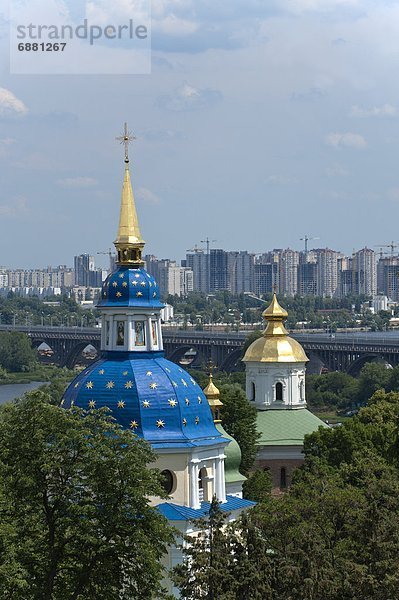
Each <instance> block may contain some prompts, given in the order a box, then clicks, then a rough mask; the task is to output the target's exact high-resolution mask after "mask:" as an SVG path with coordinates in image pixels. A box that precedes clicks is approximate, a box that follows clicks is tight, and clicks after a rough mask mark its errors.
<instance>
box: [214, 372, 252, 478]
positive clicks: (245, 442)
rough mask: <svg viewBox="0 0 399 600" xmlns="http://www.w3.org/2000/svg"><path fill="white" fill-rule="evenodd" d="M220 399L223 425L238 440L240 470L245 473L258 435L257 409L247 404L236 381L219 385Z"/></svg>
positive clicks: (250, 462) (249, 464) (243, 393)
mask: <svg viewBox="0 0 399 600" xmlns="http://www.w3.org/2000/svg"><path fill="white" fill-rule="evenodd" d="M220 400H221V401H222V402H223V406H222V408H221V417H222V424H223V427H224V428H225V429H226V431H227V433H229V434H230V435H231V436H233V438H234V439H235V440H236V441H237V442H238V445H239V446H240V448H241V465H240V471H241V473H243V474H247V473H248V472H249V470H250V469H251V467H252V465H253V463H254V460H255V457H256V442H257V439H258V437H259V434H258V432H257V429H256V417H257V411H256V409H255V408H254V407H253V406H251V405H250V404H249V402H248V400H247V397H246V395H245V392H244V390H243V389H242V387H241V386H240V385H239V384H237V383H236V384H229V385H223V386H221V388H220Z"/></svg>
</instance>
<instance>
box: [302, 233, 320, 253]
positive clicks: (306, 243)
mask: <svg viewBox="0 0 399 600" xmlns="http://www.w3.org/2000/svg"><path fill="white" fill-rule="evenodd" d="M299 239H300V240H301V242H305V254H307V253H308V242H309V241H310V240H319V239H320V238H319V237H309V236H308V235H306V234H305V235H304V236H303V237H301V238H299Z"/></svg>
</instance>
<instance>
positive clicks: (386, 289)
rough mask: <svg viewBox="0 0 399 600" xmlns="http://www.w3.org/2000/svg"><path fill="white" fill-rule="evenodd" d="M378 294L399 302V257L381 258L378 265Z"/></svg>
mask: <svg viewBox="0 0 399 600" xmlns="http://www.w3.org/2000/svg"><path fill="white" fill-rule="evenodd" d="M377 291H378V294H382V295H383V296H388V298H390V299H391V300H394V301H395V302H397V301H399V257H397V256H390V257H386V258H380V260H379V261H378V264H377Z"/></svg>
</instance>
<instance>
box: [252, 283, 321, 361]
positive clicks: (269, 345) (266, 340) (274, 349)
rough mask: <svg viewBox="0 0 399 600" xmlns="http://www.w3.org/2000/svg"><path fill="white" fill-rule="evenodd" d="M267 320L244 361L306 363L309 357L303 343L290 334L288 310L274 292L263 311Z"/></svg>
mask: <svg viewBox="0 0 399 600" xmlns="http://www.w3.org/2000/svg"><path fill="white" fill-rule="evenodd" d="M262 316H263V318H264V319H265V321H266V327H265V330H264V331H263V333H262V336H261V337H260V338H259V339H257V340H255V341H254V342H253V343H252V344H251V345H250V346H249V348H248V349H247V351H246V353H245V356H244V358H243V361H244V362H268V363H306V362H308V360H309V359H308V357H307V356H306V354H305V351H304V349H303V348H302V346H301V344H299V343H298V342H297V341H296V340H294V339H293V338H292V337H290V336H289V335H288V331H287V330H286V328H285V327H284V321H285V320H286V319H287V317H288V313H287V311H286V310H285V309H284V308H283V307H282V306H280V304H279V302H278V300H277V296H276V294H275V293H274V294H273V299H272V301H271V303H270V305H269V306H268V307H267V308H266V310H264V311H263V313H262Z"/></svg>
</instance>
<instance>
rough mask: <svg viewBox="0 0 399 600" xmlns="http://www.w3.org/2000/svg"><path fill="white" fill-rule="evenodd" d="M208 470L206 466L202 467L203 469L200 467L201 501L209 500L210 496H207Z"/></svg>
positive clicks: (199, 485) (199, 486)
mask: <svg viewBox="0 0 399 600" xmlns="http://www.w3.org/2000/svg"><path fill="white" fill-rule="evenodd" d="M207 476H208V473H207V470H206V469H205V467H202V469H200V472H199V476H198V488H199V499H200V502H203V501H204V500H205V501H207V500H208V497H207Z"/></svg>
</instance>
